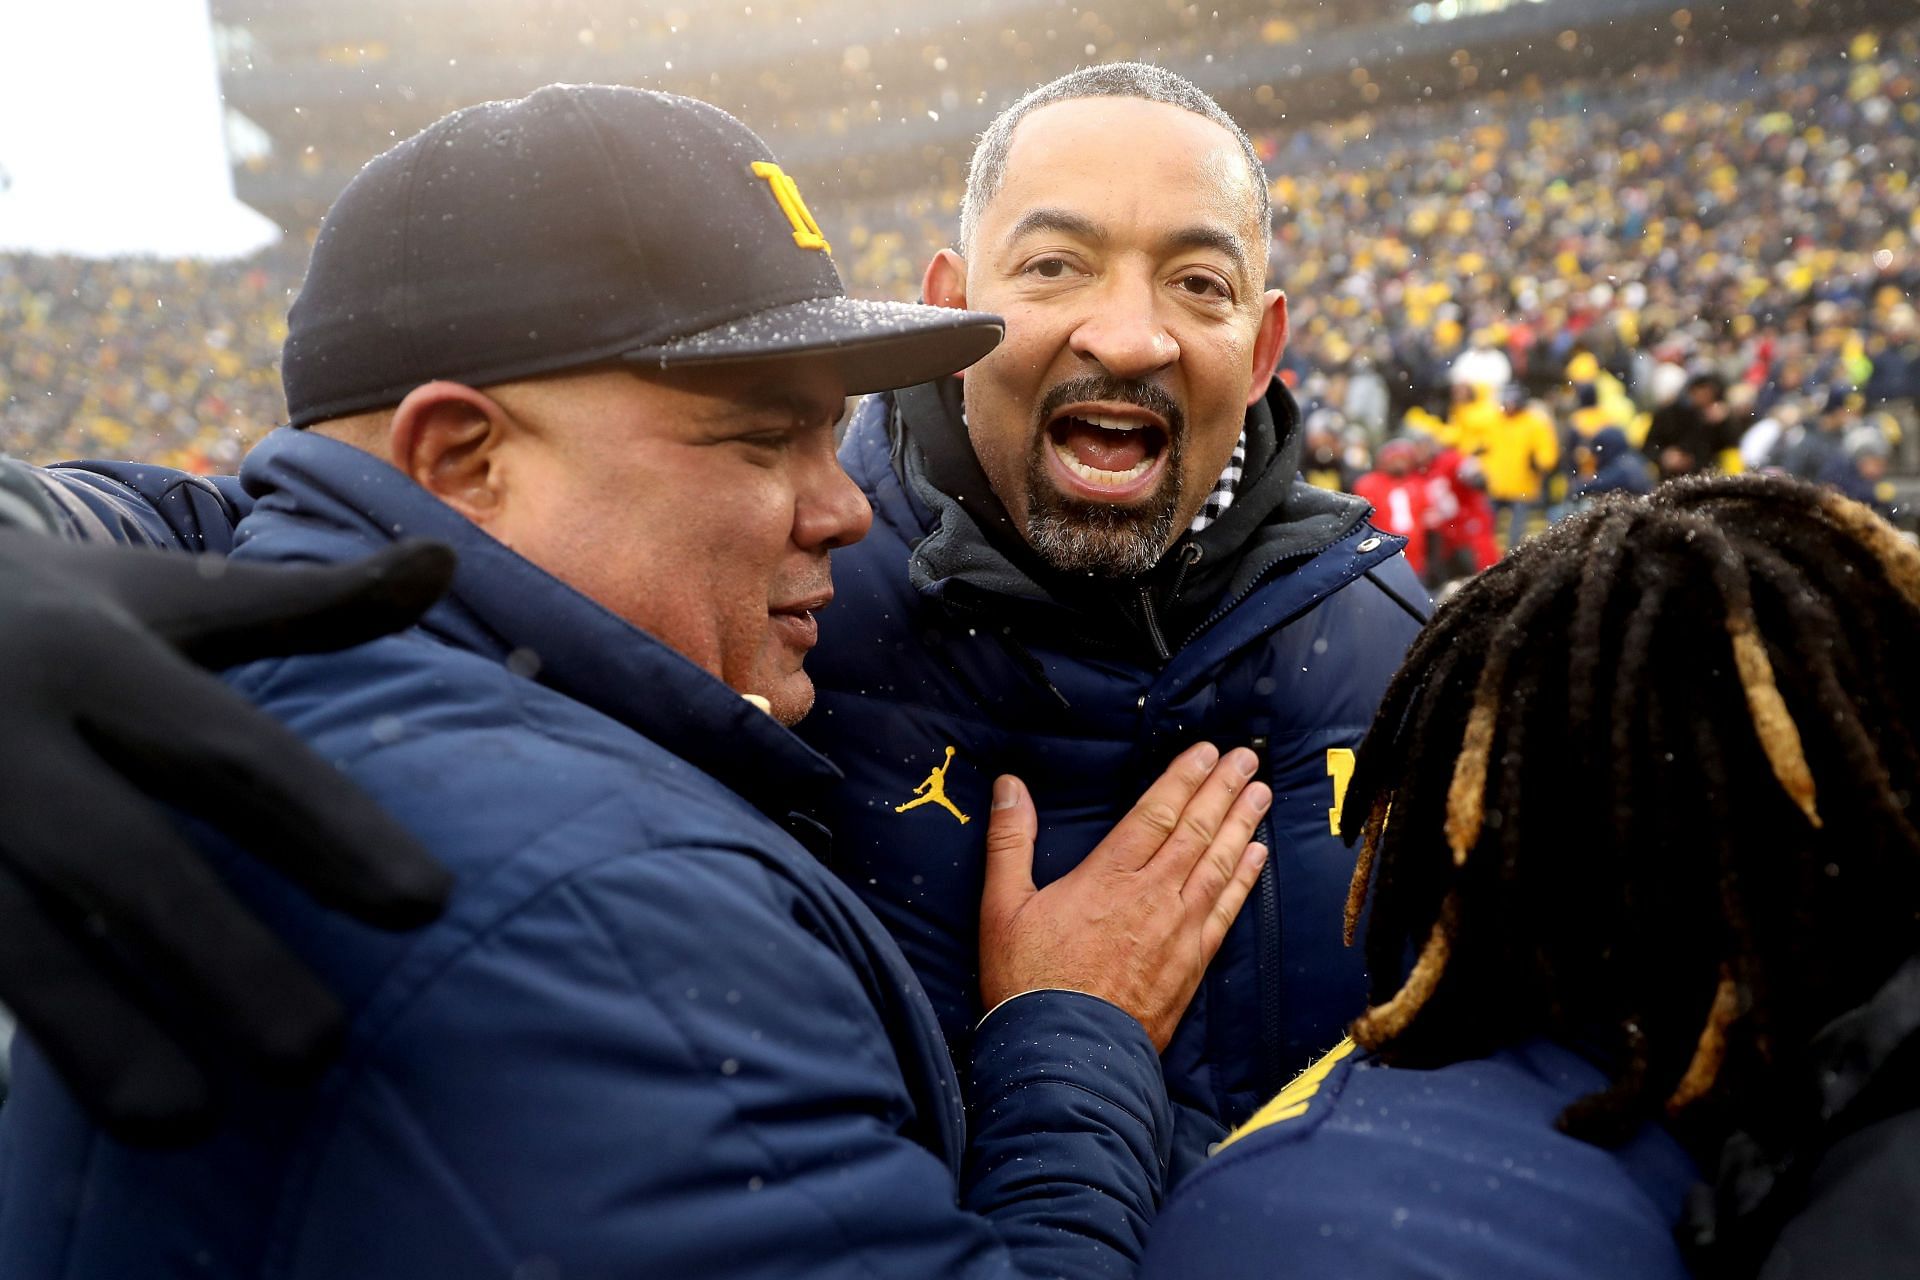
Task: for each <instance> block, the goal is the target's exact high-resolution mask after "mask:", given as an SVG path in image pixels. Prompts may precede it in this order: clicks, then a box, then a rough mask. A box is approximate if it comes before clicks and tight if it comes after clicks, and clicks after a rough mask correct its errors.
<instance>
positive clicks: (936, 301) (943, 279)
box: [920, 249, 967, 311]
mask: <svg viewBox="0 0 1920 1280" xmlns="http://www.w3.org/2000/svg"><path fill="white" fill-rule="evenodd" d="M920 298H921V300H922V301H924V302H930V303H932V304H933V305H934V306H936V307H958V308H960V309H961V310H963V311H964V310H965V309H966V306H967V260H966V259H965V258H963V257H961V256H960V255H959V254H957V253H955V252H954V251H953V250H951V249H942V250H941V251H940V252H938V253H936V254H934V255H933V261H932V262H929V263H928V264H927V274H926V276H925V278H924V279H922V280H921V281H920Z"/></svg>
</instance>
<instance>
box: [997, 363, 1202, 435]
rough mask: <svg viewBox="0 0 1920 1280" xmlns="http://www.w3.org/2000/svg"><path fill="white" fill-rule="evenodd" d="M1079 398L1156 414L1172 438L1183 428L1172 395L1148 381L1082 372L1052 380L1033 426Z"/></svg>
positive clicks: (1181, 414)
mask: <svg viewBox="0 0 1920 1280" xmlns="http://www.w3.org/2000/svg"><path fill="white" fill-rule="evenodd" d="M1082 400H1107V401H1111V402H1113V403H1116V404H1130V405H1133V406H1134V407H1136V408H1140V409H1145V410H1146V411H1147V412H1149V413H1154V414H1158V415H1159V416H1160V418H1161V420H1162V421H1164V422H1165V423H1166V424H1167V434H1168V435H1169V436H1171V437H1174V438H1175V439H1177V438H1179V437H1180V436H1181V435H1182V434H1183V433H1184V432H1185V430H1186V426H1187V415H1186V413H1185V412H1183V411H1182V410H1181V408H1180V405H1179V403H1178V402H1177V401H1175V400H1174V398H1173V397H1172V396H1170V395H1168V394H1167V393H1166V392H1165V391H1164V390H1162V389H1161V388H1159V387H1157V386H1155V385H1154V384H1153V383H1151V382H1136V381H1134V380H1132V379H1128V378H1114V377H1109V376H1105V375H1102V374H1097V373H1089V374H1082V375H1081V376H1079V377H1077V378H1068V379H1067V380H1066V381H1065V382H1059V383H1055V384H1054V386H1053V387H1052V389H1051V390H1049V391H1048V392H1047V394H1046V395H1045V396H1043V397H1042V398H1041V400H1040V408H1039V410H1038V411H1037V413H1036V421H1035V426H1036V428H1044V427H1045V426H1046V425H1047V423H1048V422H1049V421H1050V420H1051V419H1052V418H1053V415H1054V414H1056V413H1058V412H1060V410H1061V408H1062V407H1063V406H1065V405H1070V404H1076V403H1078V402H1080V401H1082Z"/></svg>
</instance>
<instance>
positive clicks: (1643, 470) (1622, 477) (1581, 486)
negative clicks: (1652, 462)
mask: <svg viewBox="0 0 1920 1280" xmlns="http://www.w3.org/2000/svg"><path fill="white" fill-rule="evenodd" d="M1581 448H1582V449H1583V450H1585V451H1586V452H1587V453H1588V454H1589V455H1591V457H1592V460H1593V471H1592V474H1590V475H1587V476H1584V477H1583V478H1582V479H1579V480H1576V481H1575V482H1574V484H1573V489H1572V494H1571V496H1572V497H1573V498H1574V499H1575V500H1576V501H1583V500H1586V499H1590V498H1598V497H1600V496H1602V495H1603V494H1609V493H1651V492H1653V477H1652V476H1651V475H1649V474H1648V468H1647V461H1646V459H1645V458H1643V457H1641V456H1640V454H1639V452H1638V451H1637V450H1636V449H1634V447H1633V445H1632V444H1630V443H1629V442H1628V441H1627V433H1626V432H1624V431H1622V430H1621V429H1620V428H1619V427H1603V428H1601V429H1600V431H1599V432H1597V433H1596V434H1595V435H1594V437H1593V439H1592V440H1590V441H1588V442H1587V443H1585V444H1583V445H1582V446H1581Z"/></svg>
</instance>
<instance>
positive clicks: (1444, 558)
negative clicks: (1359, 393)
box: [1406, 430, 1500, 589]
mask: <svg viewBox="0 0 1920 1280" xmlns="http://www.w3.org/2000/svg"><path fill="white" fill-rule="evenodd" d="M1406 438H1407V439H1408V440H1409V441H1411V442H1412V443H1413V459H1414V464H1413V465H1414V470H1415V471H1416V472H1417V473H1418V474H1420V475H1421V476H1423V477H1425V478H1426V482H1427V530H1428V537H1427V543H1428V545H1427V553H1428V570H1427V573H1426V575H1425V577H1426V582H1427V586H1428V587H1429V588H1430V589H1432V588H1438V587H1440V586H1441V585H1443V584H1444V583H1446V582H1449V581H1451V580H1453V579H1455V578H1467V577H1471V576H1473V575H1474V574H1476V573H1479V572H1480V571H1481V570H1482V569H1486V568H1489V567H1491V566H1492V565H1493V563H1494V562H1495V561H1497V560H1498V559H1499V558H1500V547H1499V544H1498V543H1496V542H1495V541H1494V539H1493V503H1492V501H1491V500H1489V499H1488V497H1487V482H1486V477H1485V476H1484V475H1483V474H1482V473H1481V470H1480V462H1479V460H1478V459H1477V458H1472V457H1469V456H1467V455H1466V454H1464V453H1462V452H1460V450H1458V449H1453V448H1449V447H1447V446H1445V445H1442V444H1441V443H1440V441H1439V440H1437V439H1436V438H1435V437H1434V436H1433V435H1432V434H1431V433H1430V432H1426V431H1420V430H1412V431H1409V432H1407V435H1406Z"/></svg>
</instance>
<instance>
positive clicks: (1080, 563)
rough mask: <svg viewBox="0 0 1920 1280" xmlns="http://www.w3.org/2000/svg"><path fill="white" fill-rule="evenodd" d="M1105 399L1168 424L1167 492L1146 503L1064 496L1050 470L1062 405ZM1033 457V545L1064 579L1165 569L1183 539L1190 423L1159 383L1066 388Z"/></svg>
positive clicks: (1112, 381)
mask: <svg viewBox="0 0 1920 1280" xmlns="http://www.w3.org/2000/svg"><path fill="white" fill-rule="evenodd" d="M1094 400H1104V401H1107V402H1109V403H1120V404H1131V405H1137V406H1139V407H1140V408H1142V409H1146V410H1148V411H1149V412H1152V413H1155V414H1158V415H1159V416H1160V417H1161V419H1162V420H1164V421H1165V422H1166V424H1167V441H1166V445H1165V446H1164V447H1165V450H1166V454H1167V456H1166V465H1165V474H1164V478H1163V479H1162V480H1161V482H1160V486H1159V488H1157V489H1155V490H1154V491H1153V493H1151V494H1150V495H1148V496H1147V498H1145V499H1144V500H1142V501H1140V502H1134V503H1128V504H1125V505H1121V504H1118V503H1105V502H1084V501H1081V500H1079V499H1076V498H1070V497H1068V496H1067V495H1066V494H1063V493H1061V492H1060V490H1059V489H1057V488H1056V487H1055V485H1054V480H1053V476H1052V474H1051V472H1050V471H1049V469H1048V465H1047V457H1046V453H1047V450H1049V449H1051V448H1053V441H1052V438H1051V436H1050V435H1049V434H1048V431H1047V424H1048V423H1049V422H1050V421H1051V420H1052V418H1053V415H1054V414H1055V413H1056V412H1057V411H1058V410H1059V409H1060V407H1061V406H1062V405H1068V404H1074V403H1077V402H1080V401H1094ZM1036 416H1037V419H1038V421H1037V423H1036V424H1035V431H1034V437H1033V440H1034V445H1033V452H1032V453H1031V454H1030V455H1029V456H1028V459H1027V527H1026V533H1027V541H1028V543H1029V544H1031V545H1032V547H1033V549H1034V551H1035V552H1037V553H1038V554H1039V556H1040V558H1041V559H1042V560H1044V561H1046V563H1047V564H1048V566H1049V567H1051V568H1053V569H1056V570H1059V571H1060V572H1062V573H1085V574H1091V575H1093V576H1095V577H1102V578H1132V577H1137V576H1139V575H1140V574H1143V573H1145V572H1147V571H1148V570H1149V569H1151V568H1153V566H1154V565H1156V564H1158V563H1159V561H1160V557H1161V556H1162V555H1164V554H1165V553H1166V550H1167V548H1168V547H1169V546H1171V545H1173V540H1174V538H1175V536H1176V535H1177V534H1178V533H1179V528H1178V526H1177V524H1176V521H1177V520H1178V519H1179V512H1180V502H1181V498H1182V496H1183V492H1184V483H1185V476H1184V472H1183V469H1182V467H1181V459H1182V457H1183V455H1184V453H1185V450H1186V440H1187V432H1186V416H1185V414H1183V413H1182V412H1181V410H1180V406H1179V405H1178V404H1176V403H1174V400H1173V397H1171V396H1169V395H1168V394H1167V393H1166V392H1164V391H1162V390H1161V389H1160V388H1159V387H1156V386H1154V385H1153V384H1152V383H1146V382H1127V381H1122V380H1120V379H1116V378H1104V377H1099V376H1088V377H1083V378H1073V379H1070V380H1068V381H1066V382H1063V383H1060V384H1058V385H1057V386H1055V387H1054V388H1053V389H1052V390H1051V391H1049V392H1048V393H1047V395H1046V397H1045V399H1043V400H1042V401H1041V404H1040V408H1039V411H1038V413H1037V415H1036Z"/></svg>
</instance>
